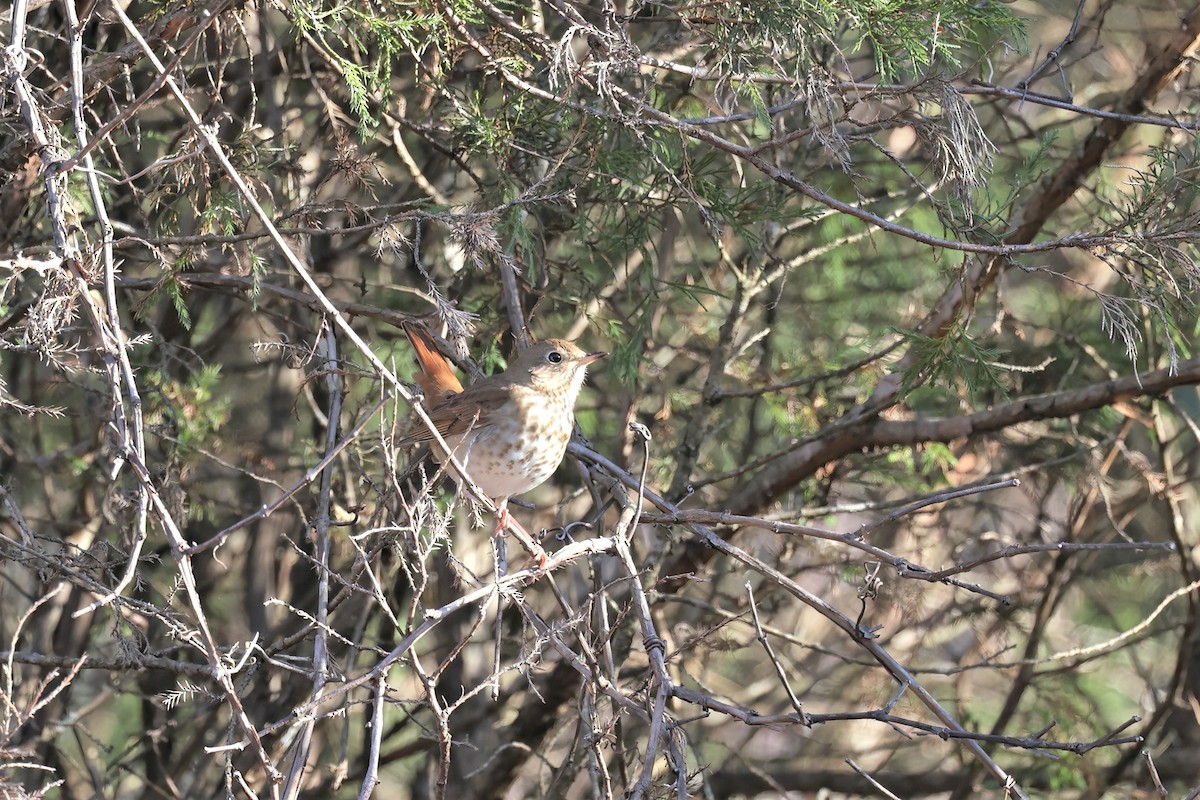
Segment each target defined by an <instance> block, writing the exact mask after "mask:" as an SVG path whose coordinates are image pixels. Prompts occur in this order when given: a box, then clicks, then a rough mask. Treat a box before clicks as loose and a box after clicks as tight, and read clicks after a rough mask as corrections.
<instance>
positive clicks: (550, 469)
mask: <svg viewBox="0 0 1200 800" xmlns="http://www.w3.org/2000/svg"><path fill="white" fill-rule="evenodd" d="M404 332H405V333H406V334H407V335H408V339H409V341H410V342H411V343H412V346H413V350H414V351H415V352H416V356H417V362H418V363H419V364H420V366H421V374H420V375H419V376H418V378H417V382H418V384H419V385H420V386H421V388H422V390H423V391H424V392H425V401H426V403H427V404H428V412H429V418H430V420H432V422H433V425H434V427H435V428H437V431H438V433H440V434H441V435H442V438H443V439H445V440H446V444H447V445H449V447H450V451H451V452H452V453H453V454H454V458H455V460H457V461H458V463H459V464H461V465H462V466H463V468H464V469H465V470H466V473H467V475H469V476H470V478H471V480H472V481H473V482H474V483H475V485H476V486H478V487H479V488H480V489H481V490H483V492H484V494H486V495H487V496H488V497H489V498H491V499H492V500H493V501H495V503H496V510H497V516H498V525H497V531H498V532H503V531H504V530H508V529H516V528H517V526H516V523H515V522H513V521H512V520H511V518H510V517H509V515H508V498H510V497H512V496H513V495H518V494H523V493H525V492H528V491H529V490H530V489H533V488H534V487H536V486H539V485H541V484H542V483H543V482H545V481H546V479H548V478H549V477H550V476H551V475H553V474H554V470H555V469H557V468H558V465H559V462H561V461H562V459H563V454H564V453H566V451H567V442H568V441H570V439H571V431H572V430H573V428H574V427H575V401H576V399H578V397H579V390H580V389H581V388H582V387H583V380H584V378H585V377H586V375H587V365H588V364H591V363H592V362H593V361H595V360H596V359H599V358H603V357H604V356H606V355H608V354H607V353H585V352H584V351H582V350H580V349H579V348H578V347H576V346H575V345H573V344H571V343H570V342H568V341H565V340H563V339H547V340H546V341H544V342H539V343H537V344H535V345H533V346H531V347H529V348H528V349H527V350H524V351H522V352H521V353H520V354H519V355H518V356H517V357H516V359H515V360H514V361H513V362H512V363H511V364H510V365H509V367H508V369H506V370H505V371H504V372H502V373H499V374H497V375H491V376H489V377H486V378H481V379H480V380H478V381H476V382H475V383H473V384H471V385H470V386H468V387H467V388H466V389H464V388H463V387H462V384H461V383H459V381H458V379H457V378H456V377H455V376H454V373H453V372H452V371H451V369H450V367H449V365H448V364H447V363H446V359H445V358H444V357H443V356H442V355H441V353H439V352H438V351H437V348H436V346H435V345H434V343H433V339H432V338H431V337H430V335H429V332H428V331H427V330H426V329H425V328H424V327H423V326H421V325H417V324H413V323H405V325H404ZM432 439H433V436H432V434H431V433H430V432H429V429H428V428H426V427H424V426H418V427H416V428H414V429H413V430H412V431H410V432H409V433H408V434H406V435H405V436H404V437H402V438H401V439H400V441H399V442H398V444H400V445H404V444H411V443H414V442H428V441H430V440H432ZM542 558H544V554H543V555H542Z"/></svg>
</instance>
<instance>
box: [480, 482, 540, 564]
mask: <svg viewBox="0 0 1200 800" xmlns="http://www.w3.org/2000/svg"><path fill="white" fill-rule="evenodd" d="M509 531H512V533H513V536H515V537H517V541H518V542H520V543H521V546H522V547H524V548H525V549H526V551H528V552H529V555H531V556H533V558H534V560H535V561H537V569H538V571H539V572H540V571H541V570H543V569H545V568H546V561H547V560H548V559H549V556H547V555H546V551H545V550H543V549H542V546H541V545H540V544H538V543H537V542H535V541H534V540H533V537H532V536H530V535H529V533H528V532H527V531H526V530H525V529H524V528H523V527H521V523H519V522H517V521H516V520H515V519H513V516H512V514H510V513H508V498H507V497H501V498H499V499H498V500H496V530H495V531H494V532H493V533H492V536H499V537H504V536H507V535H508V532H509Z"/></svg>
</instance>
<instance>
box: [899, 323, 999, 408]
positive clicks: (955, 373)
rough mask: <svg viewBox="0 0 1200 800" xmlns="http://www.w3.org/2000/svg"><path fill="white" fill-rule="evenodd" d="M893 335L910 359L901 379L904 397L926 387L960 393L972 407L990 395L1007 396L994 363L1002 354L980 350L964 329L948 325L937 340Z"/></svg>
mask: <svg viewBox="0 0 1200 800" xmlns="http://www.w3.org/2000/svg"><path fill="white" fill-rule="evenodd" d="M894 332H895V333H896V334H898V335H899V336H901V337H902V338H903V339H904V341H905V342H907V343H908V345H909V346H910V347H911V348H912V352H913V355H914V361H913V364H912V366H910V367H909V368H908V369H907V370H905V372H904V376H903V383H902V386H903V392H904V393H905V394H909V393H911V392H913V391H914V390H915V389H916V388H917V387H919V386H923V385H928V386H931V387H939V386H940V387H946V388H950V389H952V390H953V391H954V392H955V393H958V392H963V393H965V394H966V395H967V396H968V397H970V398H971V401H972V402H973V403H979V402H981V401H983V400H984V399H985V398H988V397H990V396H992V395H999V396H1000V397H1001V398H1004V397H1007V396H1008V393H1007V389H1006V387H1005V385H1004V383H1003V381H1002V380H1001V377H1002V375H1003V370H1002V369H1001V368H1000V366H999V365H998V364H997V363H996V362H997V359H999V357H1000V356H1001V355H1003V354H1004V352H1005V351H1003V350H1000V349H998V348H990V347H984V346H983V345H982V344H980V342H979V341H978V340H977V339H976V338H975V337H973V336H971V335H970V333H969V332H968V331H967V329H966V327H965V326H963V325H960V324H955V325H952V326H951V327H950V329H949V330H947V331H946V332H945V334H944V335H943V336H941V337H940V338H937V337H929V336H921V335H920V334H917V333H915V332H913V331H904V330H899V329H896V330H894Z"/></svg>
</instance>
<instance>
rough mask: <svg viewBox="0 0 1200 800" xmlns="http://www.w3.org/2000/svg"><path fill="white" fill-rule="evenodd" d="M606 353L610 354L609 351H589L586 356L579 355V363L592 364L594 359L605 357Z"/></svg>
mask: <svg viewBox="0 0 1200 800" xmlns="http://www.w3.org/2000/svg"><path fill="white" fill-rule="evenodd" d="M606 355H608V353H588V354H587V355H586V356H580V357H579V363H580V364H590V363H592V362H593V361H599V360H600V359H602V358H604V357H605V356H606Z"/></svg>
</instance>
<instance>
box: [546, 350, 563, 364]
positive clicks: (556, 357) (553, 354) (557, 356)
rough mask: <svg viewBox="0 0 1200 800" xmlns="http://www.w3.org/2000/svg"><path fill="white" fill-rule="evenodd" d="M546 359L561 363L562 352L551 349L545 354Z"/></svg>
mask: <svg viewBox="0 0 1200 800" xmlns="http://www.w3.org/2000/svg"><path fill="white" fill-rule="evenodd" d="M546 360H547V361H549V362H550V363H551V364H561V363H562V353H560V352H558V351H557V350H551V351H550V352H549V353H547V354H546Z"/></svg>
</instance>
